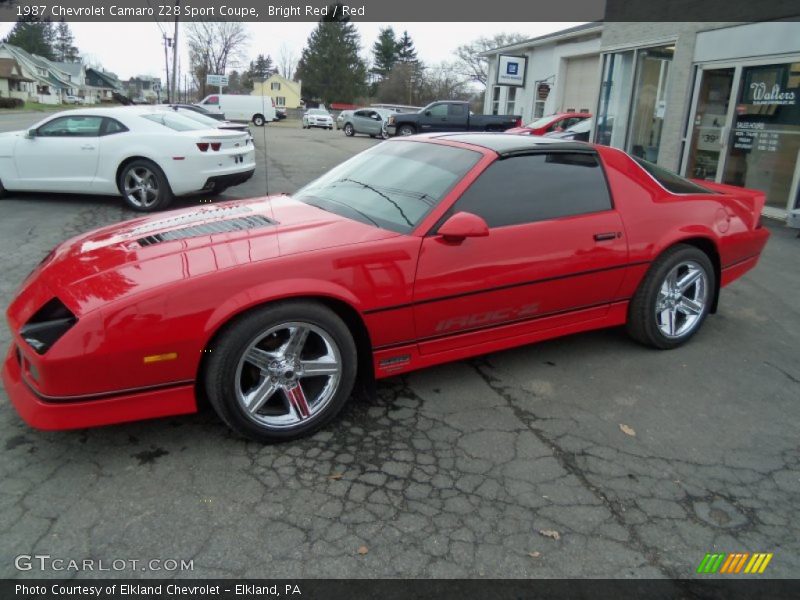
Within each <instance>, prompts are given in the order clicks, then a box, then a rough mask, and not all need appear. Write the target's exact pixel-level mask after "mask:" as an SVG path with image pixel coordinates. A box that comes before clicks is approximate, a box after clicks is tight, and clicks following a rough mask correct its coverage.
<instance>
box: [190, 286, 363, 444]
mask: <svg viewBox="0 0 800 600" xmlns="http://www.w3.org/2000/svg"><path fill="white" fill-rule="evenodd" d="M298 323H300V324H303V325H306V326H307V328H308V329H311V328H316V331H319V332H323V333H324V334H325V335H327V336H328V338H329V342H328V343H331V344H333V345H335V346H336V348H337V350H338V353H339V354H338V356H339V359H340V360H339V364H340V374H339V375H338V381H337V383H336V384H335V385H336V387H334V388H333V389H332V390H331V393H330V395H329V396H328V399H327V400H326V401H325V402H324V403H323V402H322V399H323V396H322V395H320V396H319V399H318V401H317V404H318V405H319V407H318V409H314V402H313V401H312V402H309V403H307V404H305V408H306V409H308V408H309V407H311V410H312V411H313V410H318V412H316V413H314V412H311V413H310V416H308V417H306V418H305V419H301V420H300V421H299V422H298V423H295V424H294V425H279V426H277V425H276V426H273V425H271V424H270V423H266V422H263V420H267V421H269V420H272V421H274V420H276V419H280V418H284V417H285V418H289V417H291V416H293V415H294V416H295V417H296V416H297V413H298V412H299V411H296V410H294V408H293V409H288V408H287V410H288V411H289V412H288V413H287V414H286V415H283V416H281V415H277V416H274V415H270V414H259V413H258V410H259V409H257V410H256V412H255V413H252V414H251V413H249V412H248V410H247V409H246V408H245V406H243V400H242V397H241V396H240V392H241V391H242V390H241V388H242V382H243V381H244V379H243V378H244V377H246V376H247V375H248V373H246V372H245V368H249V369H250V370H251V372H250V373H249V376H250V377H251V379H253V378H254V379H256V380H257V381H255V382H254V383H253V382H252V381H251V384H252V385H255V387H258V386H259V385H261V384H269V383H270V381H267V379H270V380H272V381H276V380H277V381H279V383H278V384H276V385H280V382H285V381H288V380H285V379H284V378H285V377H293V378H295V379H294V380H295V381H306V382H309V380H308V379H304V376H303V375H302V374H301V371H302V369H301V368H299V367H298V366H297V364H298V363H297V362H295V363H294V367H292V366H289V367H288V369H292V368H296V369H297V371H296V373H295V374H291V371H287V372H289V373H290V375H288V376H287V375H286V372H281V373H280V374H278V375H276V374H275V371H268V369H273V368H274V367H275V365H276V364H277V362H276V361H275V360H273V359H272V358H270V359H269V360H271V361H272V362H271V363H270V364H269V365H268V366H265V367H263V368H262V367H256V366H255V365H254V364H252V363H249V362H247V361H245V358H244V356H245V354H246V353H247V352H248V351H252V349H253V344H255V343H258V344H259V345H261V344H264V343H271V340H272V339H273V338H274V337H275V336H276V335H277V333H275V334H272V335H271V336H266V337H264V336H265V334H268V333H269V332H270V330H273V329H277V331H278V332H282V331H284V329H283V328H282V327H283V325H284V324H287V325H289V324H292V325H297V324H298ZM288 330H289V328H288V327H287V328H286V331H288ZM316 335H317V334H316V333H314V332H311V333H310V334H309V337H308V338H307V339H309V340H314V339H316V341H317V342H319V340H323V344H324V343H325V342H324V338H322V337H319V338H318V339H317V338H313V337H312V336H316ZM259 338H263V339H262V340H261V341H259ZM276 339H277V341H276V342H275V343H276V344H278V346H280V347H283V344H284V341H283V340H281V339H278V338H276ZM304 343H305V342H304ZM318 346H319V344H318ZM319 347H324V346H319ZM303 348H307V346H303V347H301V351H300V352H299V353H298V354H297V356H296V358H297V360H301V355H302V354H303V353H304V352H306V350H305V349H303ZM207 350H208V352H209V359H208V361H207V363H206V365H205V369H204V373H203V375H202V379H201V381H202V382H203V385H204V389H205V392H206V394H207V396H208V399H209V402H210V403H211V406H213V408H214V410H215V411H216V413H217V414H218V415H219V417H220V418H221V419H222V420H223V421H224V422H225V423H226V424H227V425H228V426H229V427H230V428H231V429H233V430H234V431H235V432H237V433H239V434H240V435H242V436H245V437H248V438H250V439H253V440H256V441H260V442H265V443H271V442H282V441H288V440H293V439H297V438H300V437H303V436H306V435H309V434H311V433H312V432H314V431H316V430H318V429H319V428H321V427H323V426H324V425H325V424H327V423H328V422H330V421H331V419H333V418H334V417H335V416H336V415H337V414H338V413H339V411H340V410H341V409H342V407H343V406H344V405H345V403H346V402H347V400H348V399H349V398H350V394H351V392H352V390H353V385H354V383H355V379H356V374H357V363H358V360H357V351H356V345H355V342H354V341H353V337H352V335H351V334H350V331H349V329H348V327H347V325H345V323H344V321H342V319H340V318H339V316H338V315H337V314H336V313H334V312H333V311H332V310H330V309H329V308H327V307H325V306H323V305H321V304H318V303H316V302H310V301H302V300H300V301H287V302H279V303H276V304H271V305H267V306H264V307H262V308H259V309H256V310H253V311H251V312H249V313H247V314H245V315H243V316H241V317H239V318H237V319H235V320H234V321H232V322H231V323H230V324H229V325H227V326H226V327H225V329H224V330H223V331H222V332H221V334H220V335H218V336H217V338H216V341H215V342H214V344H213V346H212V347H210V348H208V349H207ZM262 350H263V349H262ZM275 351H277V350H275ZM312 360H313V359H312ZM243 361H244V362H243ZM300 364H303V363H300ZM242 365H244V366H242ZM283 368H287V367H286V365H284V366H283ZM253 369H255V372H256V374H255V375H254V374H253V372H252V370H253ZM268 373H272V374H273V376H272V377H268V376H267V374H268ZM322 377H328V376H322ZM314 379H315V378H314V377H313V376H311V380H312V381H311V382H310V383H307V384H306V385H305V389H306V390H308V389H311V387H310V384H311V383H313V380H314ZM316 379H317V380H319V379H320V377H316ZM326 381H329V380H326ZM325 385H327V383H326V384H325ZM331 387H333V386H331ZM324 388H325V386H323V391H322V392H320V394H323V393H324ZM275 389H276V391H275V392H274V393H273V395H271V396H269V398H270V400H268V401H267V402H265V403H264V409H265V410H267V411H273V412H274V411H278V412H280V409H281V406H280V404H281V403H283V404H285V405H286V407H288V406H290V405H291V406H294V405H293V404H292V400H291V396H290V395H289V393H288V392H286V391H284V389H283V388H281V387H278V388H275ZM304 394H305V392H304ZM303 398H304V402H305V400H306V399H305V395H303ZM273 400H274V404H277V407H276V406H274V404H273V405H272V406H270V401H273ZM293 411H294V412H293Z"/></svg>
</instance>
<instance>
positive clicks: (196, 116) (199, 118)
mask: <svg viewBox="0 0 800 600" xmlns="http://www.w3.org/2000/svg"><path fill="white" fill-rule="evenodd" d="M175 112H176V113H177V114H179V115H181V116H183V117H186V118H187V119H191V120H192V121H196V122H198V123H201V124H203V125H205V126H206V127H210V128H212V129H213V128H214V127H218V126H219V124H220V122H219V121H217V120H216V119H212V118H211V117H207V116H205V115H201V114H200V113H196V112H193V111H191V110H188V109H186V108H179V109H178V110H176V111H175Z"/></svg>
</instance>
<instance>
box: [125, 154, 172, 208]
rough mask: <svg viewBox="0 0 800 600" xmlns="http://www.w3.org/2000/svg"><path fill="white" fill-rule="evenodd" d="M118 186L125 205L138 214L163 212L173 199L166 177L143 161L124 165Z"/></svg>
mask: <svg viewBox="0 0 800 600" xmlns="http://www.w3.org/2000/svg"><path fill="white" fill-rule="evenodd" d="M118 185H119V190H120V192H121V193H122V197H123V198H124V200H125V203H126V204H127V205H128V206H129V207H130V208H132V209H133V210H137V211H139V212H153V211H156V210H163V209H165V208H167V207H168V206H169V205H170V204H171V203H172V200H173V198H174V196H173V194H172V189H171V188H170V186H169V181H167V176H166V175H164V172H163V171H162V170H161V169H160V168H159V166H158V165H157V164H155V163H154V162H152V161H149V160H145V159H139V160H133V161H131V162H129V163H128V164H127V165H125V167H124V168H123V169H122V171H121V172H120V175H119V181H118Z"/></svg>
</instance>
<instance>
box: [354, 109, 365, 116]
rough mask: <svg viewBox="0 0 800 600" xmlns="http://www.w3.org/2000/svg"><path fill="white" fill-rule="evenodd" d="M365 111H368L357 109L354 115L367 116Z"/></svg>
mask: <svg viewBox="0 0 800 600" xmlns="http://www.w3.org/2000/svg"><path fill="white" fill-rule="evenodd" d="M367 113H368V111H366V110H357V111H356V112H355V114H354V116H356V117H367V116H368V114H367Z"/></svg>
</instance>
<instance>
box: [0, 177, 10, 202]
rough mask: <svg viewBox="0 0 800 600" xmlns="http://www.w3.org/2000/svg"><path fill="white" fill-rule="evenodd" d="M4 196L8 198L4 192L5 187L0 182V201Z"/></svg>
mask: <svg viewBox="0 0 800 600" xmlns="http://www.w3.org/2000/svg"><path fill="white" fill-rule="evenodd" d="M6 196H8V191H7V190H6V188H5V186H4V185H3V182H2V181H0V199H2V198H5V197H6Z"/></svg>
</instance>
